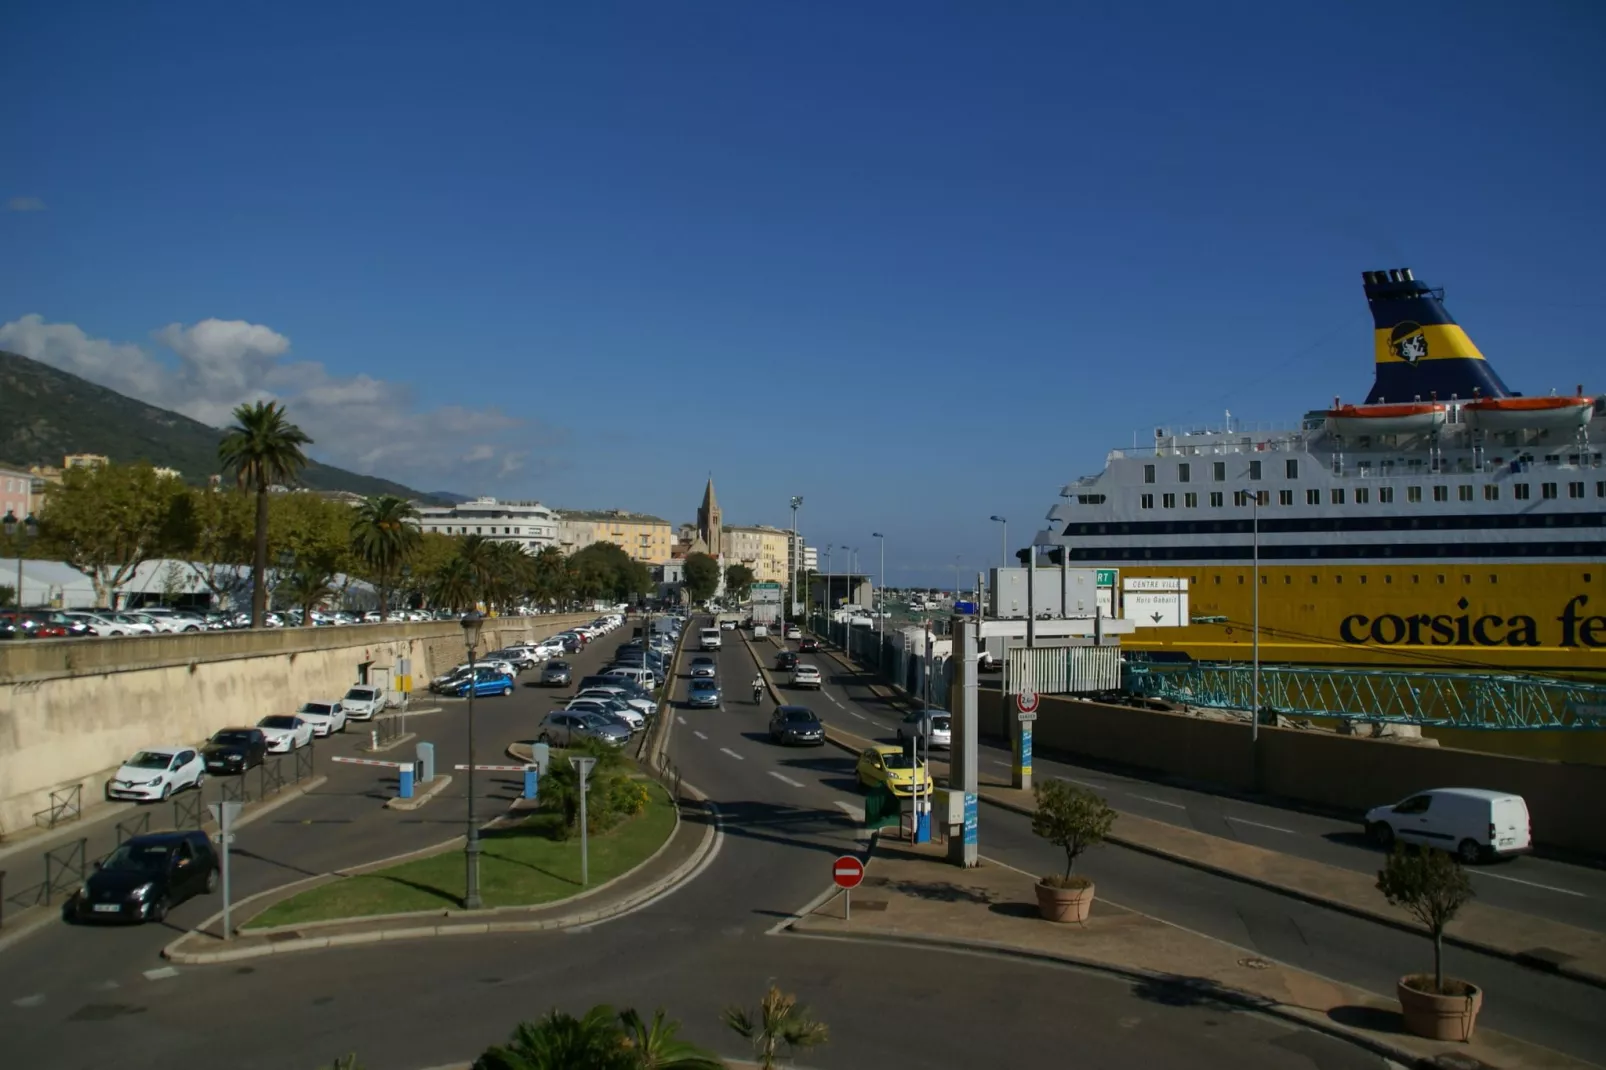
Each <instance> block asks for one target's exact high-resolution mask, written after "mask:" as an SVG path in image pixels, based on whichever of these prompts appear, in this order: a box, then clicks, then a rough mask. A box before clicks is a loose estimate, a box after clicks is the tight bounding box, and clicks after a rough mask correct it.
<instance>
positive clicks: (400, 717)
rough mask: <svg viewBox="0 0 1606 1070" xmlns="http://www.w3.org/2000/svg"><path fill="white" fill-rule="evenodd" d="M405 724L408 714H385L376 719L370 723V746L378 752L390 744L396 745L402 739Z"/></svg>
mask: <svg viewBox="0 0 1606 1070" xmlns="http://www.w3.org/2000/svg"><path fill="white" fill-rule="evenodd" d="M404 724H406V714H402V713H385V714H380V715H379V716H377V717H375V718H374V719H373V720H372V721H370V722H369V729H368V738H369V741H370V746H372V747H373V748H374V749H376V750H377V749H378V748H380V747H383V746H385V745H386V744H388V743H394V742H395V741H396V740H397V739H399V738H401V735H402V726H403V725H404Z"/></svg>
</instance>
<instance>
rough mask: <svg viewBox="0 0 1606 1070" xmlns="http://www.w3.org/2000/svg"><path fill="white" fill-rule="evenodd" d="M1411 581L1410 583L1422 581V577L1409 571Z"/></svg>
mask: <svg viewBox="0 0 1606 1070" xmlns="http://www.w3.org/2000/svg"><path fill="white" fill-rule="evenodd" d="M1411 582H1412V583H1421V582H1422V577H1421V576H1418V575H1417V574H1416V573H1414V572H1413V573H1411Z"/></svg>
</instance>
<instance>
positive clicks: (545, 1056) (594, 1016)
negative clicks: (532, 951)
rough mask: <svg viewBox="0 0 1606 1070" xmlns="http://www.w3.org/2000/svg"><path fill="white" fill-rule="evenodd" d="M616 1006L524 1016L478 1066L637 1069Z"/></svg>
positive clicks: (486, 1069) (499, 1069)
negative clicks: (580, 1012) (529, 1018)
mask: <svg viewBox="0 0 1606 1070" xmlns="http://www.w3.org/2000/svg"><path fill="white" fill-rule="evenodd" d="M639 1065H640V1064H639V1063H638V1062H637V1061H636V1057H635V1055H634V1053H632V1052H631V1051H630V1050H629V1049H628V1048H627V1047H626V1046H625V1035H624V1031H623V1030H622V1029H620V1027H619V1022H618V1019H617V1017H616V1016H615V1014H614V1011H613V1008H612V1007H609V1006H606V1005H602V1004H599V1005H598V1006H595V1007H592V1008H591V1009H590V1010H589V1011H587V1012H586V1013H585V1015H584V1016H583V1017H580V1018H576V1017H574V1016H573V1015H571V1014H565V1013H564V1012H562V1011H558V1010H553V1011H549V1012H547V1015H546V1017H544V1018H542V1019H541V1020H540V1021H538V1022H520V1023H519V1025H518V1026H517V1027H516V1028H515V1029H514V1030H513V1036H512V1038H511V1039H510V1040H509V1041H508V1042H507V1044H506V1045H504V1046H502V1047H493V1048H487V1049H486V1050H485V1053H484V1054H482V1055H481V1056H480V1057H479V1058H478V1059H476V1060H475V1061H474V1070H582V1068H583V1070H636V1067H637V1066H639Z"/></svg>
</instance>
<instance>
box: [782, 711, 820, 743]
mask: <svg viewBox="0 0 1606 1070" xmlns="http://www.w3.org/2000/svg"><path fill="white" fill-rule="evenodd" d="M770 739H772V740H774V741H775V742H776V743H792V744H797V745H799V746H804V747H820V746H824V745H825V726H824V725H823V724H821V723H820V719H819V718H818V717H816V716H815V714H814V711H813V710H811V709H809V708H808V707H807V706H777V707H776V709H775V713H774V715H773V716H771V717H770Z"/></svg>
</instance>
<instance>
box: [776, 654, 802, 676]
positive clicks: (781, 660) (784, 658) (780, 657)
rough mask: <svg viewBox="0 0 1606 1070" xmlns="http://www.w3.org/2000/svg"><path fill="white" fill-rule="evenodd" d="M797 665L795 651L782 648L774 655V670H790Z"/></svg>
mask: <svg viewBox="0 0 1606 1070" xmlns="http://www.w3.org/2000/svg"><path fill="white" fill-rule="evenodd" d="M796 667H797V651H795V650H783V651H781V652H780V653H779V654H777V655H775V671H776V672H791V671H792V670H793V669H795V668H796Z"/></svg>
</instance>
